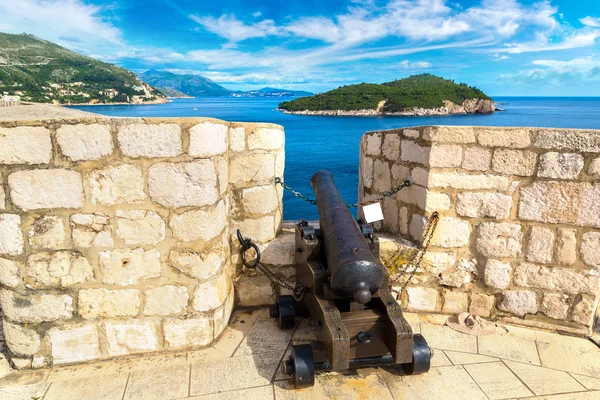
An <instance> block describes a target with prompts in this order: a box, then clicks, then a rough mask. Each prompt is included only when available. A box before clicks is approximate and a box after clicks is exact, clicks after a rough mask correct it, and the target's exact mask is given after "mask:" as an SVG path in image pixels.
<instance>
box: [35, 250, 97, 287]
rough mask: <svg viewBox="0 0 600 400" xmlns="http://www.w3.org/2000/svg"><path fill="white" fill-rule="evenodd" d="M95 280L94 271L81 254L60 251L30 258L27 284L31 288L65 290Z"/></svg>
mask: <svg viewBox="0 0 600 400" xmlns="http://www.w3.org/2000/svg"><path fill="white" fill-rule="evenodd" d="M93 279H94V270H93V269H92V266H91V265H90V263H89V262H88V260H87V258H85V257H84V256H83V255H82V254H81V253H78V252H71V251H59V252H56V253H37V254H33V255H31V256H29V259H28V260H27V266H26V268H25V282H26V283H27V287H29V288H35V289H38V288H53V287H54V288H64V287H68V286H72V285H76V284H79V283H84V282H90V281H92V280H93Z"/></svg>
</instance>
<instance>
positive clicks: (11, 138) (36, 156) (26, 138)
mask: <svg viewBox="0 0 600 400" xmlns="http://www.w3.org/2000/svg"><path fill="white" fill-rule="evenodd" d="M51 159H52V143H51V141H50V131H49V130H48V129H46V128H42V127H31V126H20V127H17V128H0V164H30V165H31V164H47V163H49V162H50V160H51Z"/></svg>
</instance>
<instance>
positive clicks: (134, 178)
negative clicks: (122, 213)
mask: <svg viewBox="0 0 600 400" xmlns="http://www.w3.org/2000/svg"><path fill="white" fill-rule="evenodd" d="M88 185H89V192H90V196H91V199H92V202H93V203H94V204H105V205H114V204H121V203H130V204H131V203H137V202H140V201H143V200H145V199H146V194H145V193H144V178H143V176H142V171H141V169H140V168H138V167H136V166H134V165H129V164H121V165H114V166H109V167H106V168H104V169H101V170H98V171H94V172H92V173H91V174H90V176H89V180H88Z"/></svg>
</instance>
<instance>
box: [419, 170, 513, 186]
mask: <svg viewBox="0 0 600 400" xmlns="http://www.w3.org/2000/svg"><path fill="white" fill-rule="evenodd" d="M509 186H510V181H509V179H508V178H507V177H505V176H498V175H471V174H466V173H462V172H430V173H429V187H439V188H454V189H468V190H471V189H496V190H501V191H504V190H508V187H509Z"/></svg>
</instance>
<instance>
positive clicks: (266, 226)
mask: <svg viewBox="0 0 600 400" xmlns="http://www.w3.org/2000/svg"><path fill="white" fill-rule="evenodd" d="M234 225H235V226H234V229H233V230H232V231H233V232H235V230H236V229H240V230H241V231H242V234H243V235H244V237H249V238H252V240H253V241H255V242H262V243H265V242H268V241H270V240H273V239H274V238H275V218H274V217H273V216H272V215H268V216H265V217H262V218H257V219H249V218H246V219H244V220H242V221H235V223H234Z"/></svg>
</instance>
